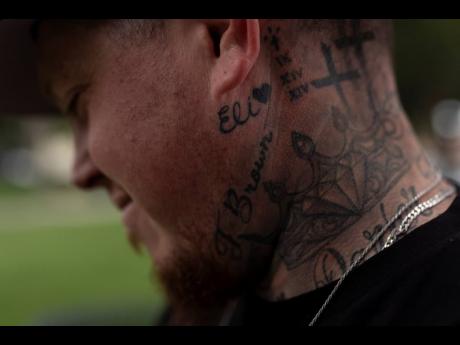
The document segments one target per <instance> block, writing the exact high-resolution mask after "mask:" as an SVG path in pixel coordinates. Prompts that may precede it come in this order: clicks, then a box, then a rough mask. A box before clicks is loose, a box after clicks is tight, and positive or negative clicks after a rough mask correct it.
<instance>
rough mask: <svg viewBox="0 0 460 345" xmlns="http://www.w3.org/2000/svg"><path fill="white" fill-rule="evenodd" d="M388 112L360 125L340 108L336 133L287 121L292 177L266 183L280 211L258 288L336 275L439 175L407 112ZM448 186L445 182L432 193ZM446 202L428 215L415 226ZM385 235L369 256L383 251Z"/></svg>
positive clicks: (267, 293)
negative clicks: (353, 123)
mask: <svg viewBox="0 0 460 345" xmlns="http://www.w3.org/2000/svg"><path fill="white" fill-rule="evenodd" d="M334 111H337V110H334V109H333V110H332V112H334ZM387 115H388V116H381V114H378V116H375V117H374V121H375V122H374V123H373V124H372V125H371V126H368V128H367V129H366V130H359V131H356V130H354V129H352V128H351V126H350V125H347V124H345V122H343V123H341V121H345V119H346V117H343V118H338V117H339V116H340V114H338V115H337V114H336V115H335V116H337V118H336V119H335V120H333V121H336V128H335V130H336V132H339V133H338V135H335V136H334V135H332V133H329V134H328V135H320V134H321V133H318V134H317V135H316V139H313V138H312V136H310V135H308V134H307V132H306V131H302V130H300V129H298V128H299V126H297V128H296V129H293V127H292V125H291V126H290V128H289V131H288V132H289V134H290V141H291V149H292V151H293V153H294V155H295V156H296V160H295V162H294V163H293V164H294V165H295V167H294V166H291V167H290V168H291V169H285V170H290V171H291V173H290V174H291V175H290V176H287V175H284V176H283V177H281V178H279V179H278V180H269V181H267V182H265V183H264V187H265V191H266V192H267V193H268V196H269V198H270V200H271V202H273V203H274V204H276V205H277V207H278V209H279V214H280V225H279V228H280V232H279V233H280V235H279V238H278V242H277V244H276V247H275V251H274V256H273V261H272V264H271V270H270V274H269V275H268V277H267V279H266V280H265V281H264V283H263V286H262V287H261V291H260V293H261V295H263V296H264V297H265V298H268V299H270V300H278V299H280V298H290V297H294V296H296V295H299V294H302V293H305V292H308V291H311V290H314V289H316V288H319V287H322V286H324V285H326V284H328V283H330V282H332V281H334V280H337V279H339V278H340V277H341V275H342V274H343V273H344V272H345V271H346V270H347V269H348V267H349V266H350V265H351V264H352V262H353V261H354V260H356V258H357V257H358V256H359V255H360V254H361V252H362V251H363V249H364V248H365V247H367V246H368V244H369V242H370V241H371V240H372V239H373V237H374V236H375V235H376V234H377V233H378V232H379V230H380V229H382V227H383V226H384V225H385V224H386V223H387V222H388V220H389V219H390V218H391V217H392V216H393V215H394V214H395V213H396V212H397V211H398V209H399V208H400V207H401V206H402V205H404V204H406V203H408V202H409V201H410V200H411V199H412V198H413V197H414V196H415V195H416V194H417V193H419V192H420V191H421V190H423V189H425V188H426V187H427V186H429V185H430V184H431V183H432V182H433V181H434V180H435V177H436V170H435V169H434V168H433V167H432V166H431V165H430V164H429V162H428V160H427V159H426V157H425V155H424V153H423V150H422V148H421V146H420V144H419V143H418V141H417V139H416V137H415V135H414V134H413V131H412V129H411V127H410V125H409V123H408V122H407V120H406V116H405V114H404V113H403V112H402V111H397V112H393V113H391V114H387ZM332 116H334V114H332ZM390 121H391V122H390ZM294 128H295V127H294ZM353 132H354V133H353ZM279 135H280V136H282V135H283V134H282V133H281V131H280V133H279ZM331 143H335V144H336V145H333V146H331ZM338 143H340V144H338ZM322 148H323V149H322ZM299 165H300V167H299ZM292 171H295V172H296V173H295V174H294V173H292ZM447 187H448V185H447V183H446V182H445V181H443V182H442V183H440V184H439V185H438V186H437V187H436V188H434V189H433V191H431V193H429V194H427V197H428V196H429V195H434V194H435V193H436V192H439V191H440V190H442V188H444V189H445V188H447ZM422 200H423V199H422ZM448 205H449V203H443V204H441V205H440V206H438V207H437V208H436V212H431V213H427V214H426V215H425V214H424V216H423V217H422V219H420V221H419V222H418V224H417V225H418V226H420V225H421V224H423V223H425V222H427V221H429V220H431V219H432V218H434V217H435V216H437V215H438V214H440V213H442V212H443V211H444V210H446V209H447V207H448ZM395 225H397V223H396V224H395ZM390 229H391V228H390ZM388 231H390V230H388ZM385 238H386V235H385V236H383V237H382V238H381V239H380V240H379V241H378V242H377V244H376V245H375V246H374V247H373V249H372V251H371V252H370V253H369V254H368V255H367V256H366V257H365V260H368V259H369V258H370V257H372V256H373V255H375V254H377V253H378V252H380V250H381V249H382V246H383V243H384V242H383V241H384V240H385Z"/></svg>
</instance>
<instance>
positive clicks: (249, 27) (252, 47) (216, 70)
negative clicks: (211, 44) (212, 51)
mask: <svg viewBox="0 0 460 345" xmlns="http://www.w3.org/2000/svg"><path fill="white" fill-rule="evenodd" d="M215 44H217V42H215ZM259 52H260V28H259V21H258V20H257V19H232V20H230V21H229V23H228V26H227V28H226V29H225V31H223V33H222V36H221V37H220V42H219V53H220V55H219V56H216V61H215V64H214V66H213V70H212V72H211V92H212V94H213V97H214V98H215V99H220V98H221V97H222V95H224V94H225V93H227V92H228V91H230V90H232V89H234V88H236V87H237V86H238V85H240V84H241V83H243V82H244V80H246V78H247V76H248V74H249V72H250V71H251V69H252V67H253V66H254V64H255V62H256V60H257V58H258V56H259Z"/></svg>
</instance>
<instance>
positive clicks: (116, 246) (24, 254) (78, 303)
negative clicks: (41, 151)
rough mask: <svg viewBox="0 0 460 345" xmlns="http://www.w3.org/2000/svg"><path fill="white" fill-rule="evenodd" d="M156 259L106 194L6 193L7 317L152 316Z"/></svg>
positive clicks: (3, 283) (123, 319) (2, 292)
mask: <svg viewBox="0 0 460 345" xmlns="http://www.w3.org/2000/svg"><path fill="white" fill-rule="evenodd" d="M150 267H151V265H150V259H149V258H148V255H147V254H144V255H143V256H137V255H136V254H135V253H134V252H133V251H132V249H131V248H130V247H129V245H128V244H127V241H126V239H125V235H124V230H123V228H122V226H121V225H120V224H119V221H118V215H117V214H116V212H115V211H114V210H113V208H112V207H111V206H110V205H109V204H108V202H107V201H105V198H103V196H102V195H100V194H95V195H91V196H82V194H81V193H79V192H76V191H73V190H59V191H42V192H40V193H38V192H32V193H24V192H20V193H7V194H2V195H0V325H18V324H31V323H46V322H47V323H53V324H58V323H60V322H61V323H62V322H64V321H63V320H65V319H67V320H71V321H68V322H69V323H74V324H76V323H89V324H91V323H95V324H139V325H142V324H151V323H152V320H153V318H154V316H155V312H156V311H158V310H160V308H161V306H162V305H163V298H162V294H161V290H160V288H159V285H158V284H157V282H156V281H155V280H152V279H151V278H150V269H151V268H150Z"/></svg>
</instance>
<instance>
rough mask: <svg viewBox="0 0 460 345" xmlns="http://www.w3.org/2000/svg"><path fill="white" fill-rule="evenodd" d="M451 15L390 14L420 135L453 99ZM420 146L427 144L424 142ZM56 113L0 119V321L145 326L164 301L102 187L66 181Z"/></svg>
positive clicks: (455, 68)
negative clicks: (87, 188)
mask: <svg viewBox="0 0 460 345" xmlns="http://www.w3.org/2000/svg"><path fill="white" fill-rule="evenodd" d="M459 36H460V20H396V21H395V60H396V70H397V77H398V83H399V88H400V92H401V97H402V102H403V105H404V107H405V109H406V110H407V111H408V113H409V115H410V117H411V120H412V121H413V123H414V126H415V128H416V130H417V131H418V133H419V135H421V136H422V137H426V138H429V137H430V135H431V132H430V131H431V128H430V113H431V110H432V108H433V107H434V106H435V105H436V104H437V103H438V102H439V101H441V100H443V99H446V98H451V99H460V90H459V88H458V86H459V82H458V80H457V78H458V76H459V75H460V64H459V63H458V62H457V60H458V58H459V57H460V37H459ZM427 142H429V141H427ZM71 155H72V139H71V137H70V133H69V129H68V126H67V124H66V122H65V120H63V119H51V120H50V119H37V118H30V119H25V120H23V119H17V118H3V119H0V325H22V324H110V325H117V324H125V325H149V324H152V323H153V320H154V319H155V318H157V317H158V315H159V313H160V311H161V310H162V307H163V306H164V297H163V293H162V290H161V287H160V285H159V284H158V281H157V280H156V278H155V276H154V275H153V277H152V276H151V265H150V260H149V258H148V256H147V254H144V255H143V256H138V255H136V254H135V253H134V252H133V250H132V249H131V248H130V247H129V245H128V243H127V241H126V239H125V233H124V230H123V227H122V226H121V224H120V220H119V215H118V213H117V211H116V210H115V209H114V207H113V206H111V204H110V203H109V201H108V200H107V197H106V196H105V195H104V193H102V192H93V193H82V192H79V191H77V190H75V189H74V188H72V187H70V186H69V183H68V174H69V169H70V162H71Z"/></svg>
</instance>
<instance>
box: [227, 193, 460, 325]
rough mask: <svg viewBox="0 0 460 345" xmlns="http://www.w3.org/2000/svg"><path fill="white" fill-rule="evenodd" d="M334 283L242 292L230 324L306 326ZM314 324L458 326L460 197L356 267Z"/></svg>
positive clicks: (459, 303)
mask: <svg viewBox="0 0 460 345" xmlns="http://www.w3.org/2000/svg"><path fill="white" fill-rule="evenodd" d="M458 192H459V189H458V187H457V195H458V194H459V193H458ZM336 282H337V281H334V282H332V283H330V284H328V285H326V286H324V287H322V288H319V289H316V290H314V291H312V292H309V293H306V294H304V295H300V296H297V297H294V298H291V299H288V300H284V301H279V302H268V301H265V300H262V299H260V298H258V297H257V296H253V295H249V296H246V297H245V298H243V299H242V300H241V301H240V303H239V305H238V307H237V308H236V311H235V312H234V314H233V316H232V318H231V320H230V324H231V325H264V326H267V325H289V326H307V325H308V323H309V322H310V321H311V320H312V318H313V317H314V315H315V314H316V312H317V311H318V310H319V308H320V307H321V305H322V304H323V303H324V301H325V300H326V298H327V297H328V295H329V293H330V292H331V291H332V289H333V288H334V286H335V283H336ZM316 325H317V326H321V325H460V197H457V198H456V199H455V200H454V201H453V203H452V204H451V206H450V207H449V208H448V210H447V211H446V212H444V213H443V214H442V215H440V216H439V217H437V218H435V219H433V220H431V221H430V222H428V223H425V224H424V225H422V226H420V227H419V228H418V229H416V230H414V231H412V232H411V233H409V234H408V235H407V236H405V237H403V238H402V239H400V240H399V241H397V242H395V243H394V244H393V245H392V246H391V247H389V248H387V249H386V250H384V251H382V252H380V253H379V254H377V255H375V256H373V257H371V258H370V259H368V260H367V261H365V262H364V263H363V264H362V265H361V266H359V267H356V268H355V269H354V271H352V272H351V273H350V274H349V276H348V277H347V278H346V279H345V280H344V281H343V284H342V285H341V287H340V288H339V289H338V290H337V293H336V294H335V296H334V297H333V298H332V300H331V302H330V304H329V305H328V306H327V307H326V309H325V310H324V313H323V314H322V315H321V316H320V318H319V319H318V321H317V323H316Z"/></svg>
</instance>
